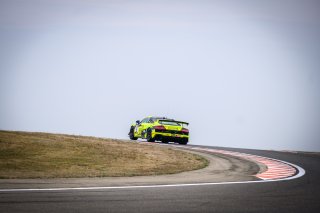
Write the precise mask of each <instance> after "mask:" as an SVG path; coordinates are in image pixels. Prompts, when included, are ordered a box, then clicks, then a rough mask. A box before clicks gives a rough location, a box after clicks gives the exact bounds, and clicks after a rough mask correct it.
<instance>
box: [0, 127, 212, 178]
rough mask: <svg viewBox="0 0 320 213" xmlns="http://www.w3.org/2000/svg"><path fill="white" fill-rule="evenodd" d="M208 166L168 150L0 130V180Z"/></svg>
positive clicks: (200, 159)
mask: <svg viewBox="0 0 320 213" xmlns="http://www.w3.org/2000/svg"><path fill="white" fill-rule="evenodd" d="M207 165H208V161H207V160H206V159H204V158H203V157H201V156H198V155H195V154H191V153H186V152H183V151H179V150H174V149H171V148H168V147H159V146H155V145H143V144H139V143H132V142H126V141H121V140H115V139H102V138H95V137H85V136H74V135H62V134H49V133H33V132H12V131H0V178H68V177H120V176H140V175H161V174H173V173H179V172H183V171H190V170H195V169H200V168H203V167H205V166H207Z"/></svg>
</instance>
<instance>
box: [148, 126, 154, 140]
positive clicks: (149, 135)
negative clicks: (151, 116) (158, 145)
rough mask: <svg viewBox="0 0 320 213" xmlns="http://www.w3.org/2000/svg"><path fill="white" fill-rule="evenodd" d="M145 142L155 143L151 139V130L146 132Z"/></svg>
mask: <svg viewBox="0 0 320 213" xmlns="http://www.w3.org/2000/svg"><path fill="white" fill-rule="evenodd" d="M147 141H148V142H154V141H155V139H154V138H152V130H151V129H148V131H147Z"/></svg>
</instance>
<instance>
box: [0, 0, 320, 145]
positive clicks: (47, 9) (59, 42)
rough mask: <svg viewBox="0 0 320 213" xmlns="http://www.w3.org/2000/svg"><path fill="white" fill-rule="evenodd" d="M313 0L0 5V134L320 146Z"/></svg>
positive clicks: (0, 1) (80, 0)
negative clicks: (185, 130) (171, 122)
mask: <svg viewBox="0 0 320 213" xmlns="http://www.w3.org/2000/svg"><path fill="white" fill-rule="evenodd" d="M319 38H320V1H308V0H301V1H297V0H269V1H263V0H261V1H256V0H244V1H240V0H233V1H231V0H221V1H201V0H200V1H199V0H197V1H196V0H195V1H172V0H171V1H131V0H125V1H121V0H120V1H107V0H51V1H49V0H38V1H37V0H29V1H24V0H0V101H1V105H0V129H5V130H24V131H43V132H57V133H70V134H81V135H92V136H101V137H111V138H127V133H128V131H129V126H130V124H131V123H132V122H134V121H135V120H137V119H141V118H143V117H145V116H148V115H157V116H167V117H170V118H175V119H179V120H185V121H188V122H190V132H191V143H192V144H203V145H216V146H228V147H243V148H259V149H277V150H306V151H320V39H319Z"/></svg>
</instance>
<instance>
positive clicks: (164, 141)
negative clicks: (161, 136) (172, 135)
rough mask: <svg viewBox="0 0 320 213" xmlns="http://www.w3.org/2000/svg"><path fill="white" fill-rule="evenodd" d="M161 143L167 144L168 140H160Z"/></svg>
mask: <svg viewBox="0 0 320 213" xmlns="http://www.w3.org/2000/svg"><path fill="white" fill-rule="evenodd" d="M161 142H162V143H169V141H168V140H162V141H161Z"/></svg>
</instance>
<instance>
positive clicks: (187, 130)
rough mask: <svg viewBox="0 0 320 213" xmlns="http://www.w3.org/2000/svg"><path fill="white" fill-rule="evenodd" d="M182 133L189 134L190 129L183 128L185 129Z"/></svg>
mask: <svg viewBox="0 0 320 213" xmlns="http://www.w3.org/2000/svg"><path fill="white" fill-rule="evenodd" d="M181 132H183V133H189V129H185V128H183V129H182V130H181Z"/></svg>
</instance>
